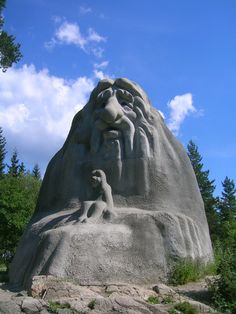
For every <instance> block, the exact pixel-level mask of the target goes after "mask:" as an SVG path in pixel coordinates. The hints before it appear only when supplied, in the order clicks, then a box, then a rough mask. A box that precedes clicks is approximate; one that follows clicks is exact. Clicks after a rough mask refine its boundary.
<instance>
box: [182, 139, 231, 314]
mask: <svg viewBox="0 0 236 314" xmlns="http://www.w3.org/2000/svg"><path fill="white" fill-rule="evenodd" d="M187 153H188V156H189V158H190V161H191V163H192V166H193V169H194V171H195V174H196V178H197V181H198V185H199V189H200V192H201V195H202V198H203V201H204V205H205V211H206V216H207V221H208V225H209V230H210V236H211V239H212V243H213V248H214V252H215V266H216V274H217V275H218V276H217V277H216V278H215V279H214V280H213V281H211V282H210V284H209V288H210V290H211V292H212V296H213V303H214V304H215V306H216V307H217V309H218V310H219V311H220V313H236V189H235V183H234V181H233V180H232V179H230V178H229V177H226V178H225V179H224V181H223V182H222V193H221V195H220V196H214V191H215V187H216V186H215V181H214V180H211V179H210V178H209V170H204V165H203V162H202V156H201V155H200V153H199V151H198V147H197V146H196V145H195V144H194V143H193V142H192V141H190V142H189V143H188V145H187Z"/></svg>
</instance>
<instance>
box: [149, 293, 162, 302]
mask: <svg viewBox="0 0 236 314" xmlns="http://www.w3.org/2000/svg"><path fill="white" fill-rule="evenodd" d="M147 302H148V303H150V304H159V303H161V302H160V300H159V298H158V297H156V296H154V295H151V296H150V297H148V299H147Z"/></svg>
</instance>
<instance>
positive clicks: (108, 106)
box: [100, 96, 123, 123]
mask: <svg viewBox="0 0 236 314" xmlns="http://www.w3.org/2000/svg"><path fill="white" fill-rule="evenodd" d="M122 115H123V111H122V109H121V105H120V104H119V102H118V100H117V98H116V97H115V96H113V97H110V98H109V99H108V100H107V102H106V103H105V105H104V107H103V109H102V110H101V111H100V118H101V119H102V120H103V121H105V122H107V123H112V122H114V121H116V120H118V119H120V118H121V117H122Z"/></svg>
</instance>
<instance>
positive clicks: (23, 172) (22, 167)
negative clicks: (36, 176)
mask: <svg viewBox="0 0 236 314" xmlns="http://www.w3.org/2000/svg"><path fill="white" fill-rule="evenodd" d="M19 174H20V175H25V174H26V168H25V164H24V163H23V161H22V162H21V163H20V166H19Z"/></svg>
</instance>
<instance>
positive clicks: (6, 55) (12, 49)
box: [0, 0, 22, 72]
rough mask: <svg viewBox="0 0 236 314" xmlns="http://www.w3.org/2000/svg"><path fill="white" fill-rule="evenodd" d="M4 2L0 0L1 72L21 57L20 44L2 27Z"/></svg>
mask: <svg viewBox="0 0 236 314" xmlns="http://www.w3.org/2000/svg"><path fill="white" fill-rule="evenodd" d="M5 2H6V1H5V0H1V1H0V69H2V71H3V72H5V71H6V70H7V68H9V67H11V66H12V64H13V63H16V62H18V61H19V60H20V59H21V57H22V54H21V52H20V44H16V43H15V37H14V36H12V35H9V34H8V33H7V32H5V31H4V30H3V29H2V28H3V25H4V19H3V17H2V10H3V9H4V8H5Z"/></svg>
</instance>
